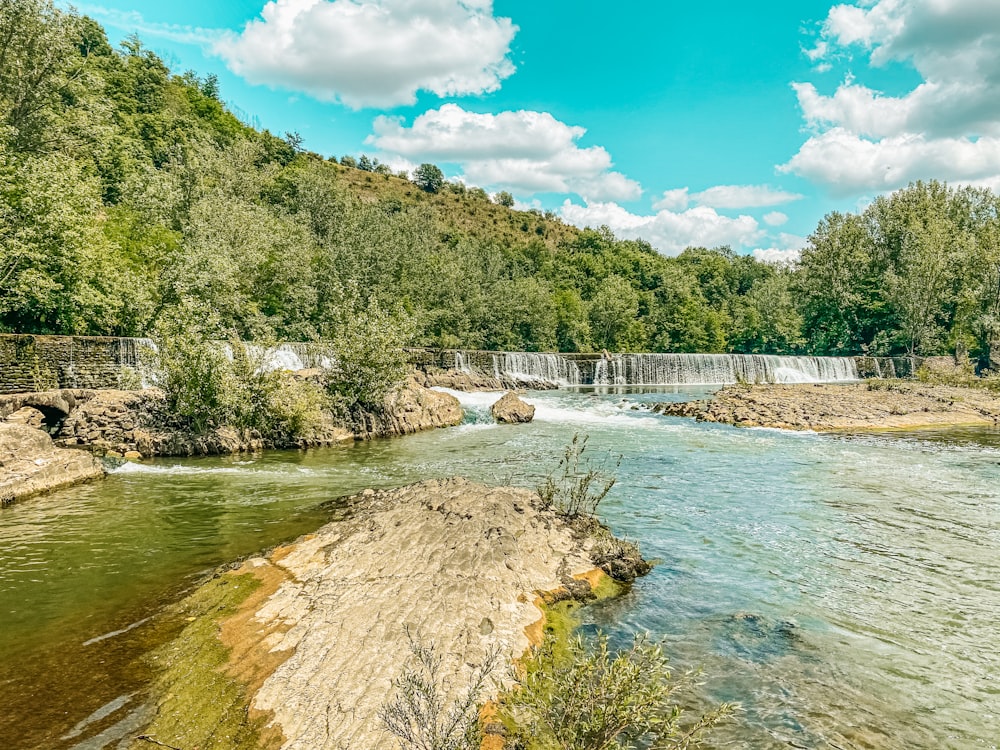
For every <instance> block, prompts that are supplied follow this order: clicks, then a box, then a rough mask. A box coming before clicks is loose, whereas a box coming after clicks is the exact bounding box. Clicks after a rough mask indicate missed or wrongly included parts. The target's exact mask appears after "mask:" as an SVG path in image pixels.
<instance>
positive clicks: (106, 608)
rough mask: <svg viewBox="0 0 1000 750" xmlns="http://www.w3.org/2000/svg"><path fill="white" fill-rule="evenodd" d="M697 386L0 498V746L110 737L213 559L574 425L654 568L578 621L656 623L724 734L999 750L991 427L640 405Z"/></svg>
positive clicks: (535, 465)
mask: <svg viewBox="0 0 1000 750" xmlns="http://www.w3.org/2000/svg"><path fill="white" fill-rule="evenodd" d="M691 395H699V394H698V393H697V392H694V391H688V392H686V393H685V392H676V391H672V392H669V393H663V392H658V393H657V392H646V393H641V392H635V391H634V390H633V391H629V392H607V390H605V392H595V391H584V390H577V391H568V390H563V391H555V392H548V393H535V394H532V395H531V396H530V398H529V399H528V400H530V401H531V402H533V403H534V404H536V406H537V407H538V412H537V415H536V419H535V422H533V423H532V424H530V425H523V426H498V425H493V424H491V423H490V420H488V419H487V414H486V408H487V406H488V405H489V403H491V401H492V400H494V399H495V398H496V395H495V394H471V395H463V396H462V399H463V401H464V402H465V405H466V407H467V412H468V418H467V422H468V423H467V424H465V425H463V426H461V427H458V428H454V429H450V430H439V431H435V432H431V433H425V434H421V435H416V436H412V437H407V438H403V439H396V440H387V441H377V442H373V443H369V444H358V445H354V446H351V447H345V448H338V449H326V450H316V451H308V452H275V453H269V454H265V455H262V456H259V457H245V456H244V457H240V458H226V459H220V458H213V459H191V460H173V459H166V460H160V461H156V462H149V463H146V464H142V465H138V464H130V465H126V466H125V467H123V468H121V469H119V470H118V471H116V472H115V473H113V474H112V475H111V476H109V477H108V479H107V480H105V481H103V482H99V483H96V484H91V485H87V486H83V487H78V488H73V489H70V490H67V491H64V492H60V493H56V494H53V495H50V496H46V497H41V498H35V499H32V500H29V501H26V502H23V503H20V504H16V505H13V506H10V507H6V508H2V509H0V692H2V695H3V696H4V704H5V705H4V710H3V711H2V712H0V748H10V749H11V750H19V749H20V748H25V749H26V750H27V749H30V748H46V749H49V748H52V749H53V750H57V749H58V748H75V749H76V750H96V749H97V748H101V747H105V746H108V747H113V746H114V744H113V743H112V741H111V738H113V737H115V736H120V735H122V734H124V733H125V732H127V731H128V730H129V729H130V724H129V717H130V715H131V712H133V711H134V710H135V709H136V707H137V706H138V705H140V704H141V703H142V697H143V689H144V687H145V686H146V685H147V684H148V682H149V680H150V679H151V678H152V674H151V673H150V671H149V670H150V667H149V666H148V664H147V662H146V661H145V660H144V659H143V658H142V657H143V654H144V653H145V652H146V651H147V650H148V649H149V648H151V647H152V646H154V645H156V644H157V643H159V642H162V641H163V640H164V639H165V638H167V637H169V635H170V634H171V633H172V632H175V630H176V628H177V627H178V626H179V623H176V622H171V621H170V620H169V617H166V616H165V615H163V614H162V612H163V607H164V605H165V604H167V603H169V602H171V601H174V600H176V599H177V598H178V597H179V596H181V595H182V594H183V592H184V591H185V590H186V589H187V588H189V587H190V586H192V585H193V584H194V582H196V581H197V580H198V579H199V577H200V576H202V575H204V574H205V573H206V572H207V571H210V570H211V569H212V568H213V567H214V566H217V565H219V564H222V563H225V562H228V561H232V560H234V559H236V558H238V557H240V556H244V555H248V554H253V553H254V552H257V551H259V550H261V549H264V548H266V547H269V546H272V545H274V544H277V543H280V542H282V541H285V540H288V539H292V538H294V537H296V536H297V535H299V534H302V533H305V532H307V531H310V530H312V529H314V528H316V527H317V526H319V525H320V524H322V523H323V522H325V520H326V519H327V518H328V511H325V510H323V509H321V508H320V507H319V506H320V504H321V503H323V502H324V501H327V500H331V499H334V498H336V497H339V496H341V495H343V494H346V493H350V492H354V491H356V490H359V489H361V488H364V487H369V486H373V487H381V486H393V485H398V484H402V483H406V482H410V481H415V480H418V479H424V478H428V477H434V476H448V475H455V474H462V475H466V476H469V477H471V478H474V479H480V480H483V481H488V482H511V483H514V484H523V485H526V486H533V485H534V484H536V483H537V481H538V480H539V479H540V478H541V476H542V475H543V474H544V473H546V472H547V471H548V470H549V469H551V468H553V467H554V466H555V463H556V461H557V460H558V456H559V454H560V453H561V450H562V448H563V447H564V446H565V444H566V443H567V442H568V440H569V439H570V438H571V437H572V435H573V434H574V433H586V434H588V435H589V436H590V442H589V452H590V453H592V454H593V455H594V456H595V458H600V457H601V456H603V455H607V454H608V453H613V454H615V455H619V454H620V455H621V456H622V463H621V466H620V467H619V469H618V470H617V473H618V475H619V482H618V484H617V485H616V487H615V489H614V490H613V491H612V493H611V495H609V497H608V498H607V499H606V500H605V502H604V504H603V505H602V506H601V514H602V516H603V517H604V519H605V520H606V521H607V522H608V523H609V524H610V525H611V526H612V528H613V529H614V530H615V531H616V532H618V533H619V534H626V535H628V536H629V537H630V538H632V539H636V540H638V541H639V542H640V545H641V547H642V549H643V551H644V552H645V553H646V555H647V556H648V557H654V558H657V559H658V560H659V564H658V565H657V566H656V568H655V569H654V571H653V573H651V574H650V575H649V576H648V577H646V578H644V579H642V580H640V581H639V582H638V583H637V584H636V585H635V586H634V587H633V588H632V590H631V591H630V593H628V594H627V595H626V596H624V597H623V598H621V599H619V600H616V601H613V602H609V603H606V604H602V605H600V606H595V607H591V608H588V610H586V617H587V618H588V625H587V628H588V629H596V628H601V629H603V630H606V631H609V632H610V633H612V635H613V636H614V637H616V638H620V639H622V640H625V639H627V638H629V637H630V634H631V633H632V632H634V631H637V630H638V631H649V632H650V633H651V634H653V635H654V636H655V637H658V638H662V639H663V640H664V641H665V642H666V644H667V650H668V652H669V653H670V655H671V658H672V660H673V661H674V663H675V664H676V665H677V668H678V669H687V668H694V667H700V668H702V669H703V671H704V678H703V679H704V684H703V685H702V686H701V687H700V688H699V689H698V691H697V694H696V695H694V696H692V697H691V698H690V701H691V703H692V708H697V707H698V706H699V705H702V702H705V703H707V702H711V701H719V700H735V701H739V702H740V703H742V705H743V707H744V710H743V712H742V714H741V715H740V716H739V718H738V720H737V721H736V722H734V723H733V724H731V725H730V726H729V727H727V728H726V729H724V730H723V731H721V732H719V733H718V734H717V735H715V736H714V737H715V743H716V745H717V746H719V747H726V748H754V749H756V748H879V749H882V748H886V749H888V750H896V749H899V750H903V749H904V748H905V749H906V750H932V749H933V750H939V749H941V748H956V749H961V750H965V749H967V748H994V749H995V748H997V747H998V744H997V743H998V738H1000V437H998V435H997V433H995V432H992V431H973V432H969V431H965V432H961V431H959V432H946V433H940V432H938V433H934V432H923V433H918V434H910V435H903V434H893V435H885V436H880V435H866V436H854V437H851V436H821V435H813V434H797V433H788V432H781V431H776V430H747V429H734V428H729V427H725V426H719V425H707V424H698V423H695V422H693V421H689V420H682V419H675V418H670V417H662V416H659V415H654V414H651V413H649V412H647V411H644V410H643V408H642V406H643V404H645V403H649V402H651V401H658V400H665V399H682V398H687V397H690V396H691Z"/></svg>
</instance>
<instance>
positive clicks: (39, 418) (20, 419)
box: [7, 406, 45, 430]
mask: <svg viewBox="0 0 1000 750" xmlns="http://www.w3.org/2000/svg"><path fill="white" fill-rule="evenodd" d="M7 422H9V423H11V424H23V425H24V426H25V427H33V428H35V429H36V430H40V429H41V428H42V425H44V424H45V414H43V413H42V412H40V411H39V410H38V409H36V408H35V407H33V406H24V407H22V408H20V409H18V410H17V411H16V412H14V413H13V414H11V415H10V416H9V417H7Z"/></svg>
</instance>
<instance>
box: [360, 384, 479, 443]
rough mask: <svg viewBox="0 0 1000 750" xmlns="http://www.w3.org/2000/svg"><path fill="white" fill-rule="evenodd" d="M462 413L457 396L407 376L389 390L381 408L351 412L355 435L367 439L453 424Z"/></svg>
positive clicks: (406, 433) (458, 419) (461, 417)
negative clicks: (394, 390)
mask: <svg viewBox="0 0 1000 750" xmlns="http://www.w3.org/2000/svg"><path fill="white" fill-rule="evenodd" d="M463 417H464V414H463V412H462V405H461V404H460V403H459V401H458V399H457V398H455V397H454V396H452V395H451V394H448V393H441V392H439V391H432V390H430V389H428V388H425V387H424V386H422V385H418V384H417V383H416V381H414V380H410V381H408V382H407V383H406V385H405V386H404V387H402V388H400V389H399V390H398V391H396V392H395V393H392V394H390V395H389V396H388V397H387V398H386V402H385V404H384V405H383V407H382V408H381V409H379V410H377V411H362V412H359V413H358V414H356V415H354V417H353V425H352V429H353V432H354V437H355V438H356V439H358V440H370V439H372V438H380V437H394V436H396V435H411V434H413V433H415V432H422V431H424V430H433V429H436V428H438V427H454V426H455V425H457V424H460V423H461V421H462V419H463Z"/></svg>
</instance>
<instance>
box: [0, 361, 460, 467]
mask: <svg viewBox="0 0 1000 750" xmlns="http://www.w3.org/2000/svg"><path fill="white" fill-rule="evenodd" d="M317 387H319V386H317ZM25 409H31V410H35V411H36V412H38V413H40V414H41V415H42V427H44V428H45V429H46V430H48V431H50V432H51V433H52V435H53V438H54V439H55V443H56V445H58V446H60V447H65V448H85V449H87V450H89V451H91V452H93V453H95V454H97V455H100V456H110V457H122V456H126V455H138V456H141V457H143V458H150V457H153V456H195V455H217V454H223V455H224V454H228V453H239V452H244V451H260V450H264V449H267V448H296V447H299V448H305V447H315V446H321V445H334V444H336V443H342V442H348V441H353V440H368V439H372V438H376V437H392V436H396V435H409V434H412V433H414V432H420V431H422V430H430V429H434V428H437V427H448V426H453V425H456V424H459V423H460V422H461V421H462V418H463V413H462V408H461V404H459V402H458V400H457V399H456V398H454V397H453V396H451V395H449V394H446V393H439V392H437V391H432V390H429V389H427V388H424V387H423V386H420V385H418V384H417V383H416V382H414V381H412V380H411V381H409V382H407V383H406V384H405V385H404V386H403V387H402V388H400V389H399V390H398V391H396V392H395V393H393V394H391V395H390V396H389V397H388V398H387V399H386V402H385V404H384V405H383V406H382V407H381V408H379V409H376V410H363V411H359V412H357V413H355V414H353V415H352V418H351V421H350V423H349V424H340V423H337V422H335V421H334V419H333V417H332V415H328V418H327V420H326V422H325V423H324V424H323V425H321V426H320V427H318V428H317V429H316V430H315V431H314V433H313V434H312V435H311V436H310V437H308V438H294V439H293V438H282V437H280V436H278V437H274V436H266V435H262V434H261V433H260V432H258V431H256V430H237V429H235V428H233V427H226V426H223V427H219V428H217V429H213V430H210V431H208V432H206V433H203V434H195V433H192V432H191V431H190V430H188V429H186V428H185V427H184V425H182V424H180V423H178V422H177V420H175V419H173V418H172V417H171V416H170V415H169V414H168V413H167V409H166V400H165V397H164V395H163V392H162V391H160V390H158V389H155V388H149V389H145V390H141V391H120V390H101V391H68V390H63V391H46V392H40V393H26V394H17V395H13V396H0V417H3V416H8V415H13V414H14V413H17V414H20V415H21V416H19V417H18V420H21V419H32V420H34V422H37V421H38V416H37V414H33V413H32V412H28V411H24V410H25ZM22 412H23V413H22Z"/></svg>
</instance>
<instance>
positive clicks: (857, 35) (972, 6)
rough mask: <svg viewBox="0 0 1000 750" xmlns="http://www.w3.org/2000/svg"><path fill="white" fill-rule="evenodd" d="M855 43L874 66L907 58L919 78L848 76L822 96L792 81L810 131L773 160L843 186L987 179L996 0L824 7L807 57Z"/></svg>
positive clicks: (999, 57)
mask: <svg viewBox="0 0 1000 750" xmlns="http://www.w3.org/2000/svg"><path fill="white" fill-rule="evenodd" d="M852 49H860V50H861V51H862V52H863V54H866V55H867V56H868V59H869V62H870V63H871V65H873V66H876V67H877V66H883V65H886V64H887V63H890V62H904V63H907V64H910V65H912V66H913V67H914V68H915V69H916V70H917V72H918V73H919V74H920V75H921V77H922V78H923V81H922V82H921V83H920V84H919V85H918V86H916V87H915V88H914V89H913V90H912V91H909V92H907V93H905V94H903V95H900V96H890V95H886V94H884V93H883V92H880V91H877V90H875V89H872V88H869V87H867V86H865V85H863V84H862V83H859V82H856V81H855V80H854V79H853V78H848V79H847V80H845V81H844V82H843V83H842V84H841V85H840V86H839V87H838V88H837V89H836V90H835V91H834V92H833V93H832V94H830V95H826V94H823V93H821V92H820V91H819V89H818V88H817V87H816V86H815V85H813V84H812V83H809V82H796V83H794V84H793V88H794V90H795V92H796V95H797V97H798V101H799V105H800V107H801V108H802V113H803V117H804V118H805V121H806V124H807V125H808V126H809V127H810V128H811V129H812V130H813V135H812V136H811V137H810V138H809V140H807V141H806V143H805V144H804V145H803V146H802V148H801V149H800V151H799V153H798V154H796V155H795V157H793V158H792V159H791V160H790V161H789V162H788V163H786V164H785V165H782V167H780V169H781V170H783V171H785V172H792V173H795V174H799V175H801V176H804V177H807V178H809V179H811V180H813V181H816V182H818V183H822V184H826V185H828V186H830V187H831V188H832V189H833V191H834V192H835V193H838V194H841V195H849V194H852V193H857V192H859V191H864V190H886V189H893V188H896V187H900V186H902V185H905V184H906V183H907V182H908V181H910V180H913V179H917V178H931V177H937V178H941V179H946V180H952V181H959V182H972V181H983V180H985V181H987V182H989V181H992V180H994V179H995V178H996V176H998V175H1000V165H998V164H997V160H996V149H997V140H996V139H998V138H1000V3H996V2H982V0H933V1H928V0H859V2H857V3H856V4H841V5H837V6H835V7H833V8H832V9H831V10H830V12H829V14H828V16H827V18H826V21H825V23H824V25H823V31H822V35H821V39H820V41H819V42H818V43H817V45H816V47H815V48H814V49H812V50H809V51H808V52H807V53H806V54H807V55H808V57H809V58H810V59H811V60H813V61H818V60H820V59H822V58H824V57H827V56H830V55H836V54H841V53H843V52H844V51H850V50H852Z"/></svg>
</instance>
